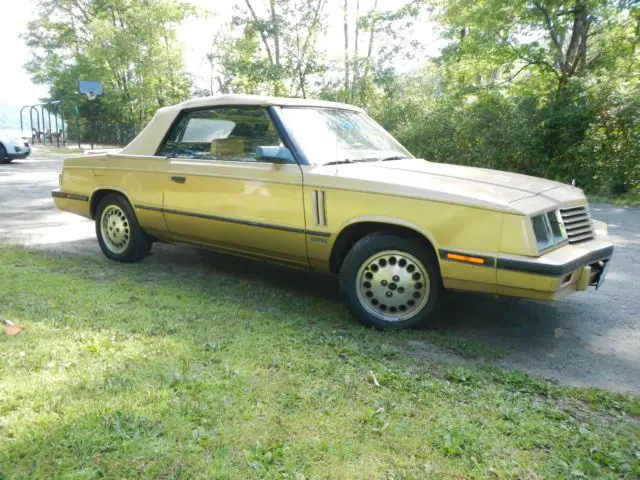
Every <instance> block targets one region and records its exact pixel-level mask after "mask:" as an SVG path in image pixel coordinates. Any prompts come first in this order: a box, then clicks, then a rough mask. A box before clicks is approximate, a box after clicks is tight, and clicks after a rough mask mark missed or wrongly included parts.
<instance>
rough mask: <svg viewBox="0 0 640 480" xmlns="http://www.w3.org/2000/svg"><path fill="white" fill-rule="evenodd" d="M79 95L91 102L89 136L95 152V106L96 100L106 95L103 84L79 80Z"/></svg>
mask: <svg viewBox="0 0 640 480" xmlns="http://www.w3.org/2000/svg"><path fill="white" fill-rule="evenodd" d="M78 93H80V94H84V95H86V96H87V100H88V101H89V136H90V137H91V150H93V138H94V137H93V104H94V103H95V102H94V100H95V99H96V98H98V96H99V95H102V94H103V93H104V88H103V87H102V82H99V81H96V80H78Z"/></svg>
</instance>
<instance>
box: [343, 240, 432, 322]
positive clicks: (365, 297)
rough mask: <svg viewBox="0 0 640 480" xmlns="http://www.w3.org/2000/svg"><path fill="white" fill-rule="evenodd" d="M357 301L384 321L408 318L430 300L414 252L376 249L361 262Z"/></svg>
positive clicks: (428, 284)
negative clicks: (412, 253)
mask: <svg viewBox="0 0 640 480" xmlns="http://www.w3.org/2000/svg"><path fill="white" fill-rule="evenodd" d="M356 292H357V295H358V299H359V300H360V303H361V304H362V305H363V306H364V307H365V309H366V310H367V311H368V312H369V313H371V314H372V315H374V316H376V317H378V318H380V319H382V320H385V321H387V322H400V321H403V320H409V319H410V318H413V317H414V316H415V315H417V314H418V313H419V312H420V311H421V310H422V309H423V308H424V306H425V305H426V304H427V302H428V301H429V295H430V293H431V282H430V280H429V276H428V275H427V269H426V268H425V266H424V265H423V264H422V262H421V261H420V260H418V259H417V258H416V257H414V256H413V255H410V254H408V253H406V252H400V251H396V250H387V251H383V252H378V253H376V254H375V255H372V256H371V257H369V258H368V259H367V260H366V261H364V262H363V263H362V266H361V267H360V269H359V270H358V275H357V277H356Z"/></svg>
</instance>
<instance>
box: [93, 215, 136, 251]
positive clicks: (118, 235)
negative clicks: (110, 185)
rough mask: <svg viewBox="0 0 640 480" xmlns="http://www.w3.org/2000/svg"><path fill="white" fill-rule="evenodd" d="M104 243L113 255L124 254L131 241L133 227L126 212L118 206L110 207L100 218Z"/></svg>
mask: <svg viewBox="0 0 640 480" xmlns="http://www.w3.org/2000/svg"><path fill="white" fill-rule="evenodd" d="M100 234H101V235H102V241H103V242H104V244H105V245H106V246H107V248H108V249H109V250H110V251H111V252H113V253H117V254H120V253H123V252H124V251H125V250H126V249H127V247H128V246H129V242H130V241H131V225H130V223H129V219H128V218H127V215H126V214H125V213H124V210H122V208H120V207H119V206H118V205H109V206H108V207H107V208H105V209H104V211H103V212H102V216H101V217H100Z"/></svg>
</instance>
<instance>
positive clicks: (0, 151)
mask: <svg viewBox="0 0 640 480" xmlns="http://www.w3.org/2000/svg"><path fill="white" fill-rule="evenodd" d="M10 161H11V160H9V159H8V158H7V149H6V148H4V145H2V144H1V143H0V163H9V162H10Z"/></svg>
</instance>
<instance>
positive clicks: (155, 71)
mask: <svg viewBox="0 0 640 480" xmlns="http://www.w3.org/2000/svg"><path fill="white" fill-rule="evenodd" d="M36 11H38V12H39V16H38V18H37V19H36V20H34V21H31V22H30V23H29V26H28V31H27V33H26V34H25V39H26V41H27V44H28V45H29V47H31V49H32V59H31V60H30V61H29V62H28V63H27V69H28V71H29V72H30V73H31V74H32V76H33V78H34V79H35V80H36V81H37V82H42V83H46V84H48V85H49V86H50V97H51V98H53V99H61V98H63V99H66V100H70V101H74V102H75V103H76V104H77V105H78V106H79V107H80V109H81V114H82V116H83V118H87V117H88V102H87V101H86V99H85V98H83V96H80V95H78V94H77V93H76V92H77V89H78V88H77V85H78V80H99V81H102V82H103V84H104V87H105V92H106V95H105V96H104V97H102V98H100V99H99V100H97V102H96V103H97V104H98V107H97V108H98V109H99V110H100V118H101V119H102V121H103V122H105V123H106V124H117V125H119V126H120V128H121V130H126V128H127V126H134V125H135V126H140V125H144V124H145V123H146V122H147V121H148V120H149V118H150V117H151V116H152V115H153V113H154V112H155V111H156V109H157V108H159V107H162V106H165V105H171V104H174V103H176V102H179V101H181V100H184V99H185V98H187V96H188V93H189V88H190V84H189V81H188V79H187V77H186V76H185V74H184V72H183V70H182V68H183V66H182V58H181V48H180V46H179V45H178V44H177V42H176V36H175V28H176V27H177V25H178V24H179V23H180V22H181V21H182V20H183V19H184V18H185V17H186V15H188V14H189V13H190V12H191V11H192V9H191V8H190V7H189V6H187V5H186V4H183V3H180V2H179V1H177V0H109V1H106V0H38V1H37V3H36Z"/></svg>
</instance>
